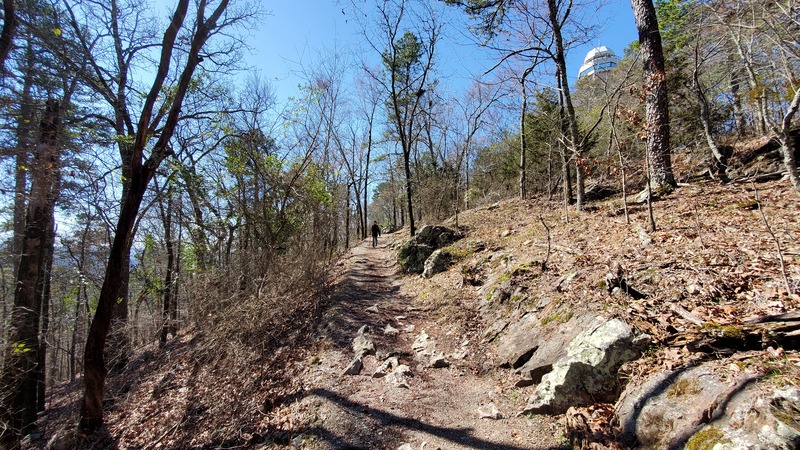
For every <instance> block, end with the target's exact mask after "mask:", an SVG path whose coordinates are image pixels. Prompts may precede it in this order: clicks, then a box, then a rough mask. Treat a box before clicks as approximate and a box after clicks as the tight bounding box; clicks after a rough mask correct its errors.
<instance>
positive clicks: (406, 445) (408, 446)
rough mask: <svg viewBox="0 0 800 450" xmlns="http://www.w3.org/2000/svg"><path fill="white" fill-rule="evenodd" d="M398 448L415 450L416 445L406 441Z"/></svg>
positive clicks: (399, 449) (400, 449) (398, 449)
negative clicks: (413, 445)
mask: <svg viewBox="0 0 800 450" xmlns="http://www.w3.org/2000/svg"><path fill="white" fill-rule="evenodd" d="M397 450H414V447H412V446H411V444H409V443H408V442H406V443H404V444H403V445H401V446H400V447H397Z"/></svg>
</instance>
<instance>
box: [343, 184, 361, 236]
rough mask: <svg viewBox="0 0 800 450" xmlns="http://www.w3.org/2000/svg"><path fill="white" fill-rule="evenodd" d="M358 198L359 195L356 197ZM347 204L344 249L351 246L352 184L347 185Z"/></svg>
mask: <svg viewBox="0 0 800 450" xmlns="http://www.w3.org/2000/svg"><path fill="white" fill-rule="evenodd" d="M356 198H358V197H356ZM344 204H345V211H344V213H345V217H344V249H345V250H347V249H349V248H350V214H351V211H350V186H347V196H346V198H345V201H344Z"/></svg>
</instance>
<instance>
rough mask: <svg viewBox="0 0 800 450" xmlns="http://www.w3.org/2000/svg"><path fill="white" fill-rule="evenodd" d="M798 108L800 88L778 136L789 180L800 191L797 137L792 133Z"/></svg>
mask: <svg viewBox="0 0 800 450" xmlns="http://www.w3.org/2000/svg"><path fill="white" fill-rule="evenodd" d="M798 108H800V89H798V90H796V91H795V93H794V98H792V103H791V104H790V105H789V109H788V110H787V111H786V114H785V115H784V116H783V120H782V121H781V128H780V130H779V133H778V138H779V139H780V141H781V151H782V152H783V166H784V169H786V173H787V174H788V175H789V181H790V182H791V183H792V186H794V189H795V190H796V191H797V192H798V193H800V175H799V174H798V170H797V159H796V156H795V150H796V147H797V141H796V139H797V138H796V137H795V136H796V134H794V133H792V129H791V126H792V119H794V115H795V114H797V110H798Z"/></svg>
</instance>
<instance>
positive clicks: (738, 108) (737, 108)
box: [729, 58, 747, 137]
mask: <svg viewBox="0 0 800 450" xmlns="http://www.w3.org/2000/svg"><path fill="white" fill-rule="evenodd" d="M732 59H733V58H729V60H732ZM729 66H730V87H731V99H732V102H731V103H732V105H733V118H734V122H735V123H736V135H737V136H739V137H741V136H744V135H745V134H746V133H747V121H746V119H745V115H744V109H743V108H742V95H741V94H740V92H739V91H740V90H741V87H742V82H741V78H740V73H739V70H738V68H737V67H736V65H735V64H734V63H733V62H732V61H730V64H729Z"/></svg>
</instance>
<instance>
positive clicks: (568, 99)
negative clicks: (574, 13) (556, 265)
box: [547, 0, 586, 211]
mask: <svg viewBox="0 0 800 450" xmlns="http://www.w3.org/2000/svg"><path fill="white" fill-rule="evenodd" d="M547 7H548V10H549V13H550V25H551V26H552V27H553V40H554V41H555V44H556V54H555V63H556V77H558V85H559V88H560V91H561V93H562V94H563V95H564V106H566V113H567V127H568V131H569V135H568V138H569V146H570V150H571V151H572V154H573V155H574V156H575V189H576V190H577V197H576V202H575V208H576V209H577V210H578V211H581V210H582V209H583V206H584V205H583V203H584V196H585V193H586V182H585V179H584V175H585V174H584V169H583V161H582V159H583V150H582V149H581V148H580V144H581V138H580V132H579V131H578V119H577V116H576V114H575V107H574V106H573V104H572V96H571V95H570V91H569V80H568V79H567V59H566V55H565V54H564V40H563V37H562V36H561V24H562V23H564V21H565V20H566V19H567V17H566V16H565V17H563V18H559V17H558V4H557V3H556V0H547ZM567 11H569V9H567ZM567 14H569V13H568V12H567Z"/></svg>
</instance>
